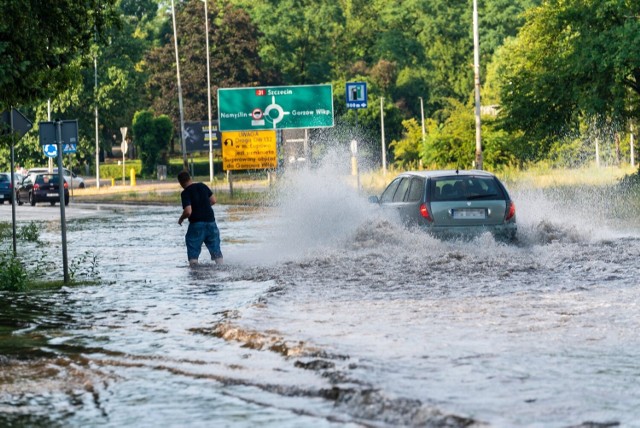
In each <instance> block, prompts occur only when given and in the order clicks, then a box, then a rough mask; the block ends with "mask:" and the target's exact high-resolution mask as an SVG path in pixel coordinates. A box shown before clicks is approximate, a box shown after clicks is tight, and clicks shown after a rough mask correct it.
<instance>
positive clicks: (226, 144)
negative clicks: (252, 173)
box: [222, 131, 278, 171]
mask: <svg viewBox="0 0 640 428" xmlns="http://www.w3.org/2000/svg"><path fill="white" fill-rule="evenodd" d="M276 155H277V151H276V131H240V132H223V133H222V169H224V170H227V171H234V170H245V169H268V168H275V167H277V165H278V160H277V156H276Z"/></svg>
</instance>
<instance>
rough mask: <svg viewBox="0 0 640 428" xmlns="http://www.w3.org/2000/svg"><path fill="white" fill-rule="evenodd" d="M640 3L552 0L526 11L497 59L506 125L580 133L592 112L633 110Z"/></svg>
mask: <svg viewBox="0 0 640 428" xmlns="http://www.w3.org/2000/svg"><path fill="white" fill-rule="evenodd" d="M639 15H640V3H638V2H630V1H626V0H610V1H605V2H602V1H596V0H568V1H565V0H551V1H547V2H544V3H543V4H542V5H541V6H539V7H536V8H533V9H531V10H529V11H528V12H527V14H526V18H527V20H526V24H525V25H524V27H523V28H522V29H521V31H520V33H519V34H518V37H517V38H516V39H515V40H513V41H510V42H509V43H507V44H506V45H505V47H504V48H503V49H504V52H503V53H501V55H499V56H497V57H496V61H499V65H498V68H499V73H497V74H498V75H499V76H500V77H499V80H500V83H499V85H500V88H501V90H500V98H501V104H502V107H503V110H502V119H503V123H504V126H505V129H507V130H510V131H515V130H522V131H523V132H524V133H525V135H526V136H527V137H528V138H529V139H532V140H536V141H539V142H543V143H542V144H540V145H539V146H538V147H537V148H536V149H535V150H534V152H535V153H536V154H537V157H538V158H539V157H540V156H542V155H544V154H545V153H546V150H545V149H546V148H548V146H549V144H550V143H549V142H546V141H545V140H548V139H558V138H560V139H561V138H562V136H563V135H565V134H566V133H567V132H577V131H579V129H580V126H581V124H582V123H583V122H584V121H585V120H586V121H587V122H588V121H590V120H591V118H593V117H599V118H605V120H608V119H613V120H614V121H617V122H619V123H624V120H625V118H626V117H628V116H629V115H632V116H636V117H637V116H638V107H637V106H638V105H639V101H640V52H639V51H638V49H637V46H638V43H640V20H639V19H637V16H639Z"/></svg>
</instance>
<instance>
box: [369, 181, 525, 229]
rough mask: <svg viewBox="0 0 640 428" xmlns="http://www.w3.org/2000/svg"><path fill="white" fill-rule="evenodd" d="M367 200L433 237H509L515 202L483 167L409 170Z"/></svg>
mask: <svg viewBox="0 0 640 428" xmlns="http://www.w3.org/2000/svg"><path fill="white" fill-rule="evenodd" d="M369 200H370V201H371V202H375V203H378V204H379V205H380V206H381V207H382V208H385V209H390V210H393V211H396V212H397V213H398V214H399V216H400V219H401V220H402V221H403V222H404V223H405V224H408V225H418V226H421V227H423V228H424V229H425V230H427V231H428V232H430V233H433V234H434V235H436V236H442V237H447V236H464V235H477V234H480V233H483V232H485V231H488V232H491V233H493V234H494V236H496V237H497V238H501V239H507V240H512V239H514V238H515V235H516V231H517V227H516V206H515V204H514V203H513V201H512V200H511V198H510V197H509V193H508V192H507V189H506V188H505V186H504V185H503V184H502V182H500V180H499V179H498V178H497V177H496V176H495V175H493V174H491V173H488V172H486V171H475V170H472V171H453V170H451V171H414V172H406V173H403V174H400V175H399V176H398V177H396V178H395V179H394V180H393V181H392V182H391V183H390V184H389V186H387V188H386V189H385V190H384V192H382V195H381V196H380V198H378V197H377V196H372V197H370V198H369Z"/></svg>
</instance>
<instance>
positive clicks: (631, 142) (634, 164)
mask: <svg viewBox="0 0 640 428" xmlns="http://www.w3.org/2000/svg"><path fill="white" fill-rule="evenodd" d="M629 130H630V131H631V135H630V137H629V144H630V145H631V147H630V148H631V167H632V168H633V167H635V166H636V156H635V154H634V152H633V151H634V147H633V146H634V145H635V141H634V140H635V136H634V135H633V123H632V124H631V125H630V127H629Z"/></svg>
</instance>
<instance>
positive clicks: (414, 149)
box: [389, 119, 422, 169]
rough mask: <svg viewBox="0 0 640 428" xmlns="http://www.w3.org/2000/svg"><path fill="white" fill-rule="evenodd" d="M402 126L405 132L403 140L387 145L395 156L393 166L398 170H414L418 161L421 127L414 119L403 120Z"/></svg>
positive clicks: (420, 145)
mask: <svg viewBox="0 0 640 428" xmlns="http://www.w3.org/2000/svg"><path fill="white" fill-rule="evenodd" d="M402 125H403V126H404V128H405V130H406V132H405V134H404V136H403V138H402V139H401V140H399V141H396V140H393V141H392V142H391V144H389V146H390V147H391V148H393V152H394V155H395V162H394V165H395V166H396V167H397V168H400V169H416V168H417V166H418V163H419V161H420V148H421V147H422V127H421V125H420V124H419V123H418V121H416V120H415V119H409V120H404V121H403V122H402Z"/></svg>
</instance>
